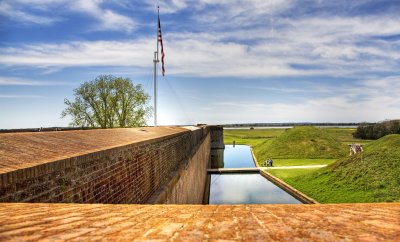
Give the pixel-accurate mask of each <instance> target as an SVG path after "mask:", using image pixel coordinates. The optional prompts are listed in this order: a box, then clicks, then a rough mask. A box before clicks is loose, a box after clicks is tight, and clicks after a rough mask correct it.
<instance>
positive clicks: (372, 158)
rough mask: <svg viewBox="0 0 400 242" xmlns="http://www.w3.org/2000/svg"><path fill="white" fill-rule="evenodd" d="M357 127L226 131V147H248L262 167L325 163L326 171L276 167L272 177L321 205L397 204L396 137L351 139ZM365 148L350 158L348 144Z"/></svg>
mask: <svg viewBox="0 0 400 242" xmlns="http://www.w3.org/2000/svg"><path fill="white" fill-rule="evenodd" d="M354 131H355V129H349V128H313V127H296V128H293V129H254V130H249V129H247V130H246V129H241V130H224V139H225V144H232V142H233V141H235V142H236V144H248V145H251V146H252V147H253V151H254V153H255V156H256V158H257V160H258V162H259V163H260V164H263V161H265V160H266V159H268V158H272V159H273V160H274V166H278V167H279V166H301V165H322V164H328V166H327V167H325V168H310V169H275V170H272V169H271V170H268V172H269V173H271V174H272V175H274V176H276V177H279V178H281V179H283V180H284V181H285V182H287V183H288V184H290V185H292V186H293V187H295V188H296V189H298V190H300V191H302V192H304V193H305V194H307V195H309V196H311V197H313V198H314V199H316V200H317V201H319V202H321V203H344V202H390V201H397V202H400V175H399V174H400V135H389V136H385V137H383V138H381V139H380V140H377V141H369V140H359V139H354V138H353V137H352V133H353V132H354ZM351 143H361V144H364V145H365V146H364V150H365V151H364V152H363V153H361V154H358V155H356V156H352V157H349V156H348V146H347V145H348V144H351Z"/></svg>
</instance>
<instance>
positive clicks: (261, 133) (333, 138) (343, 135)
mask: <svg viewBox="0 0 400 242" xmlns="http://www.w3.org/2000/svg"><path fill="white" fill-rule="evenodd" d="M354 131H355V129H350V128H321V129H319V128H314V127H296V128H294V129H275V128H273V129H253V130H251V129H225V130H224V142H225V144H232V143H233V141H235V142H236V144H247V145H251V146H252V148H253V151H254V154H255V156H256V158H257V161H258V163H259V165H263V164H264V161H265V160H267V159H269V158H272V159H273V160H274V165H275V166H297V165H322V164H330V163H332V162H334V161H335V160H337V159H338V158H340V157H343V156H344V155H346V154H348V146H347V144H351V143H362V142H360V140H359V139H354V138H353V136H352V133H353V132H354Z"/></svg>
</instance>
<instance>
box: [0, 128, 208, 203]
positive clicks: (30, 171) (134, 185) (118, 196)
mask: <svg viewBox="0 0 400 242" xmlns="http://www.w3.org/2000/svg"><path fill="white" fill-rule="evenodd" d="M208 133H209V128H208V127H202V128H199V129H197V130H193V131H187V132H181V133H179V134H175V135H171V136H168V137H164V138H160V139H155V140H149V141H143V142H140V143H135V144H130V145H124V146H120V147H116V148H111V149H108V150H101V151H97V152H93V153H90V154H86V155H81V156H77V157H71V158H67V159H64V160H58V161H54V162H49V163H45V164H41V165H37V166H34V167H31V168H25V169H19V170H15V171H12V172H8V173H3V174H0V202H55V203H57V202H74V203H114V204H121V203H145V202H146V201H148V199H149V198H150V197H151V196H152V194H154V193H155V192H156V191H158V190H159V189H160V188H161V187H163V186H165V184H167V183H168V182H169V181H170V179H171V174H174V172H176V171H178V170H179V168H180V167H181V166H182V163H187V161H188V159H190V158H191V156H192V154H193V149H195V148H198V147H199V143H200V142H202V141H203V140H204V138H205V137H206V135H207V134H208ZM203 158H205V157H203Z"/></svg>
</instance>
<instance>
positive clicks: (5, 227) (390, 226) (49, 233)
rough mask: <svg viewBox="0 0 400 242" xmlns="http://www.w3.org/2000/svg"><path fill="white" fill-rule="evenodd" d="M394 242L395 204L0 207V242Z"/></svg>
mask: <svg viewBox="0 0 400 242" xmlns="http://www.w3.org/2000/svg"><path fill="white" fill-rule="evenodd" d="M40 239H44V240H45V241H56V240H61V241H65V240H71V239H72V240H79V241H88V240H106V241H132V240H159V241H166V240H172V241H204V240H206V241H207V240H210V241H213V240H218V239H223V240H235V241H254V240H259V241H271V240H275V241H400V203H394V204H390V203H380V204H337V205H336V204H335V205H334V204H332V205H321V204H317V205H102V204H31V203H29V204H21V203H6V204H1V206H0V241H10V240H11V241H12V240H14V241H20V240H23V241H24V240H33V241H36V240H40Z"/></svg>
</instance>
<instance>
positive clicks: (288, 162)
mask: <svg viewBox="0 0 400 242" xmlns="http://www.w3.org/2000/svg"><path fill="white" fill-rule="evenodd" d="M273 161H274V164H273V165H274V166H308V165H329V164H332V163H334V162H335V161H336V159H274V160H273Z"/></svg>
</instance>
